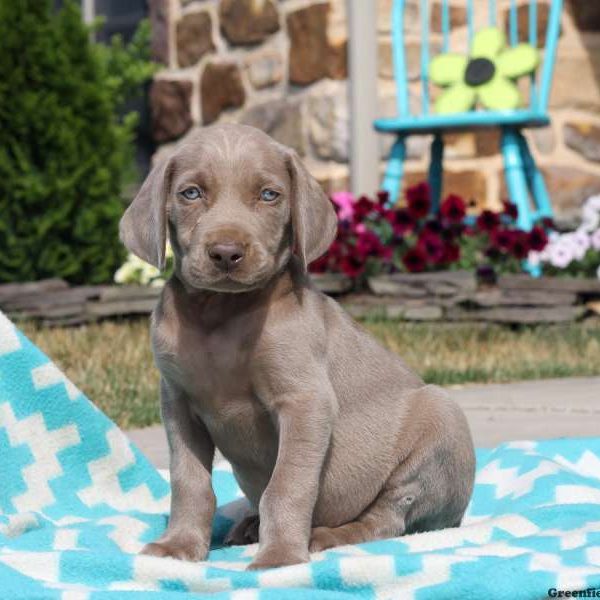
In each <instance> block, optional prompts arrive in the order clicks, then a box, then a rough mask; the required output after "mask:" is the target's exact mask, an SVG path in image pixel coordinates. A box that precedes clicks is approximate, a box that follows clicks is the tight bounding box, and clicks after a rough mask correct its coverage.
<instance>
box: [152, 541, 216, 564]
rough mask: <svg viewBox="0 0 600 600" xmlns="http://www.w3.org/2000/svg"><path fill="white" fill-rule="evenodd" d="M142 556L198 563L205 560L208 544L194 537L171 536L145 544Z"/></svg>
mask: <svg viewBox="0 0 600 600" xmlns="http://www.w3.org/2000/svg"><path fill="white" fill-rule="evenodd" d="M142 554H146V555H147V556H159V557H162V558H164V557H171V558H177V559H179V560H188V561H191V562H198V561H201V560H204V559H205V558H206V555H207V554H208V544H207V543H206V542H204V541H202V540H200V539H198V538H194V537H189V536H172V537H168V538H164V539H160V540H157V541H156V542H152V543H150V544H146V545H145V546H144V547H143V548H142Z"/></svg>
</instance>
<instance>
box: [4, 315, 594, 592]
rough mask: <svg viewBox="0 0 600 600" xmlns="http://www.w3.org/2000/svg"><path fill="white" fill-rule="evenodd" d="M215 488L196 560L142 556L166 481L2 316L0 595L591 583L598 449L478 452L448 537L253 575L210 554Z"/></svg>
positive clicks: (228, 494) (159, 522)
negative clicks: (207, 532)
mask: <svg viewBox="0 0 600 600" xmlns="http://www.w3.org/2000/svg"><path fill="white" fill-rule="evenodd" d="M214 485H215V488H216V491H217V496H218V499H219V505H220V506H221V509H220V510H219V514H218V515H217V517H216V519H215V531H214V536H213V545H212V550H211V552H210V555H209V559H208V560H207V561H206V562H203V563H187V562H180V561H176V560H172V559H164V558H154V557H146V556H139V555H138V554H137V552H138V551H139V550H140V548H141V547H142V545H143V544H144V543H146V542H148V541H149V540H153V539H154V538H156V537H157V536H158V535H159V534H160V533H161V531H162V530H163V528H164V527H165V524H166V521H167V511H168V506H169V503H168V494H169V486H168V483H167V481H166V480H165V479H164V478H163V477H162V476H161V474H160V473H158V472H157V471H156V470H155V469H154V468H153V467H152V466H151V465H150V464H149V462H148V461H147V460H146V459H145V458H144V457H143V456H142V455H141V454H140V452H139V451H138V450H137V449H136V448H134V447H133V446H132V445H131V444H130V443H129V442H128V440H127V438H126V436H125V435H124V434H123V433H122V432H121V431H120V430H119V429H118V428H117V427H116V426H115V425H114V424H113V423H112V422H111V421H110V420H109V419H108V418H107V417H106V416H104V415H103V414H102V413H101V412H99V411H98V410H97V409H96V408H95V407H94V405H93V404H92V403H91V402H90V401H89V400H88V399H87V398H86V397H85V396H84V395H83V394H82V393H81V392H80V391H79V390H78V389H77V388H76V387H75V386H74V385H73V384H72V383H71V382H70V381H69V380H68V379H66V378H65V376H64V375H63V374H62V373H61V371H60V370H59V369H58V368H57V367H56V366H55V365H54V364H53V363H52V362H51V361H50V360H49V359H48V358H47V357H46V356H44V354H43V353H42V352H41V351H40V350H39V349H37V348H36V347H35V346H34V345H33V344H32V343H31V342H29V341H28V340H27V339H26V338H25V337H24V336H23V334H21V333H20V332H19V331H18V330H17V329H16V327H15V326H14V325H13V324H12V323H11V322H10V321H9V320H8V319H7V318H6V317H5V316H4V315H2V314H1V313H0V598H11V599H17V600H20V599H25V598H26V599H35V598H60V599H62V600H84V599H104V598H140V599H141V598H150V597H152V598H161V599H162V598H165V599H166V598H185V597H195V598H197V597H200V598H203V597H208V596H210V597H211V598H213V597H214V598H228V599H230V598H231V599H237V600H241V599H263V600H275V599H276V600H285V599H288V598H294V599H310V600H314V599H321V598H323V599H325V598H327V599H337V598H346V597H348V598H349V597H354V596H356V597H361V598H381V599H383V598H389V599H395V598H411V597H414V598H423V599H426V598H435V599H440V598H449V599H450V598H452V599H455V598H459V597H460V598H473V599H482V598H486V599H487V598H510V599H511V600H514V599H517V598H532V599H533V598H535V599H539V598H546V597H559V596H558V593H559V591H573V590H586V589H588V588H594V587H595V588H600V438H594V439H563V440H555V441H546V442H535V441H522V442H512V443H509V444H504V445H502V446H499V447H498V448H495V449H493V450H480V451H479V452H478V471H477V483H476V487H475V492H474V495H473V500H472V502H471V505H470V508H469V511H468V515H467V517H466V519H465V521H464V524H463V526H461V527H460V528H456V529H448V530H444V531H437V532H430V533H423V534H416V535H411V536H405V537H402V538H398V539H392V540H385V541H379V542H373V543H368V544H362V545H358V546H346V547H341V548H336V549H334V550H331V551H327V552H323V553H319V554H315V555H313V556H312V561H311V562H310V564H305V565H298V566H293V567H286V568H282V569H273V570H267V571H262V572H260V571H258V572H246V571H245V570H244V568H245V566H246V565H247V564H248V562H249V561H250V559H251V557H252V555H253V554H254V553H255V552H256V546H247V547H231V548H222V547H220V541H221V540H222V539H223V536H224V534H225V532H226V531H227V529H228V528H229V527H230V526H231V523H232V522H233V521H232V519H233V517H234V513H235V511H236V510H239V508H240V502H243V500H237V501H236V499H238V498H240V496H241V494H240V492H239V490H238V488H237V486H236V484H235V480H234V479H233V476H232V475H231V472H230V470H228V469H227V466H226V465H220V466H218V467H217V468H216V470H215V474H214ZM232 501H235V502H233V503H232V504H229V505H226V503H228V502H232ZM584 597H600V590H598V595H596V592H595V591H589V592H586V596H584Z"/></svg>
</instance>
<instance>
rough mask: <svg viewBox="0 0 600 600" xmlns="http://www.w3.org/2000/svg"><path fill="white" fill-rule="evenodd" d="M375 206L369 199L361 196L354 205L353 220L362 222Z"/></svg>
mask: <svg viewBox="0 0 600 600" xmlns="http://www.w3.org/2000/svg"><path fill="white" fill-rule="evenodd" d="M375 206H376V205H375V203H374V202H373V201H372V200H371V199H369V198H367V197H366V196H361V197H360V198H359V199H358V201H357V202H356V203H355V204H354V220H355V221H362V220H363V219H364V218H365V217H367V216H368V215H370V214H371V213H372V212H373V211H374V210H375Z"/></svg>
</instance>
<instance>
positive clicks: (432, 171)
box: [429, 133, 444, 214]
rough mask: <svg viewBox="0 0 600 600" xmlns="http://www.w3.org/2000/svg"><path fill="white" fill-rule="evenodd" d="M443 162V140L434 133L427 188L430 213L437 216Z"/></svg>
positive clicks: (440, 194) (439, 135)
mask: <svg viewBox="0 0 600 600" xmlns="http://www.w3.org/2000/svg"><path fill="white" fill-rule="evenodd" d="M443 161H444V139H443V138H442V136H441V134H439V133H436V134H435V137H434V138H433V142H431V162H430V163H429V187H430V189H431V212H432V213H434V214H437V213H438V211H439V208H440V200H441V197H442V176H443Z"/></svg>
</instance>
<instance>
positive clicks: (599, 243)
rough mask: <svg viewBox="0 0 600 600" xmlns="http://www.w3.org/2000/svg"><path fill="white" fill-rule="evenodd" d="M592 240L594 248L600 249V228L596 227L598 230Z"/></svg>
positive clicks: (593, 234) (591, 237)
mask: <svg viewBox="0 0 600 600" xmlns="http://www.w3.org/2000/svg"><path fill="white" fill-rule="evenodd" d="M590 241H591V242H592V247H593V248H594V250H600V229H596V231H594V233H592V235H591V236H590Z"/></svg>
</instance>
